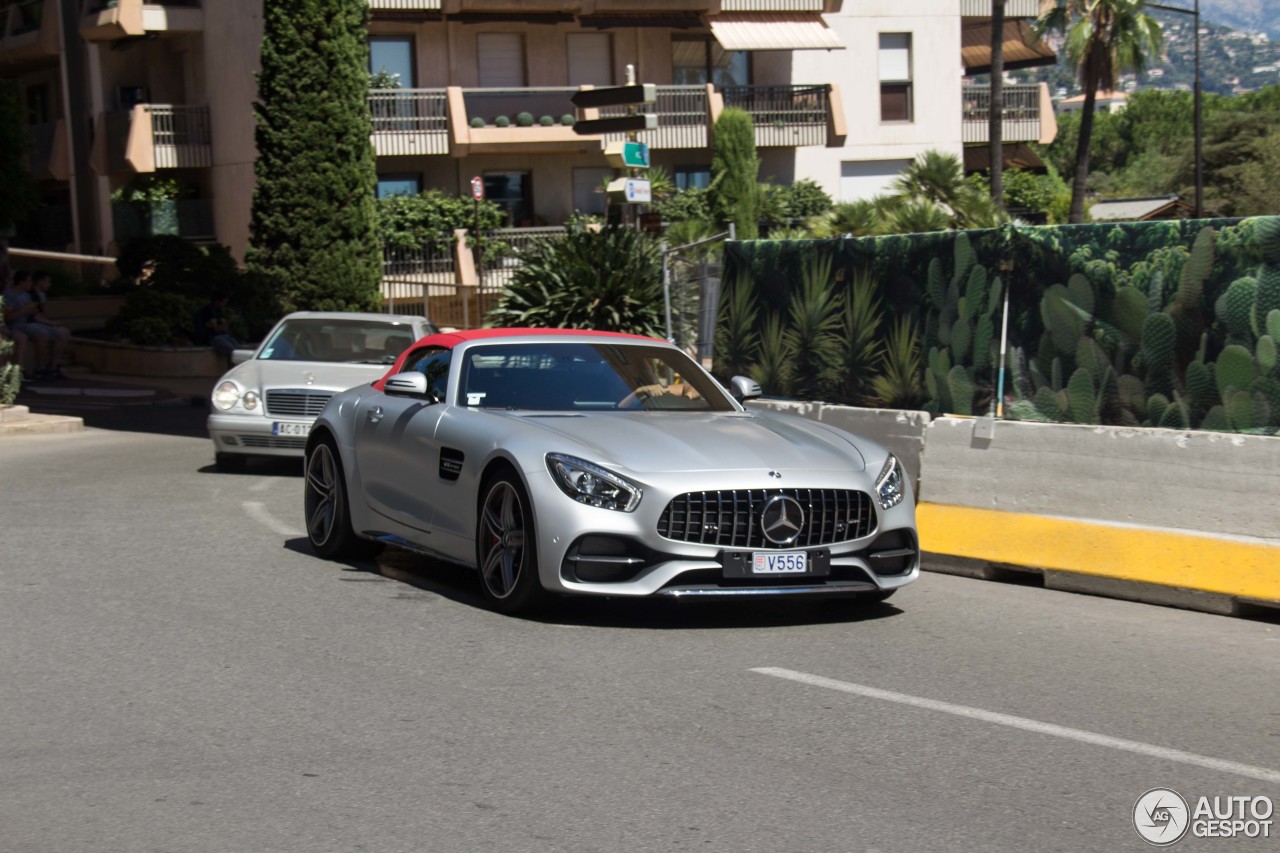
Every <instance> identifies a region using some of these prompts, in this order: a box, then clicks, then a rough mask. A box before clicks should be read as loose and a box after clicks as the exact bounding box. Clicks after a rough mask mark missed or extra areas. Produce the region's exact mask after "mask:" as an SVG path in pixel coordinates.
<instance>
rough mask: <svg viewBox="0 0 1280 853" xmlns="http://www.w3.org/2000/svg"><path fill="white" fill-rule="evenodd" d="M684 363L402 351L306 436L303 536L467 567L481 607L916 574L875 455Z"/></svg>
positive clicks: (440, 349)
mask: <svg viewBox="0 0 1280 853" xmlns="http://www.w3.org/2000/svg"><path fill="white" fill-rule="evenodd" d="M732 387H733V391H732V393H731V392H728V391H726V390H725V389H724V388H723V387H722V386H721V385H720V384H719V383H718V382H717V381H716V380H715V379H714V378H712V377H711V375H710V374H708V373H707V372H706V371H705V370H703V369H702V368H701V367H700V366H699V365H698V364H697V363H696V362H695V361H694V360H693V359H691V358H690V357H689V356H688V355H686V354H685V353H684V352H683V351H681V350H680V349H678V348H676V347H674V346H671V345H669V344H667V343H665V342H662V341H658V340H653V339H651V338H642V337H635V336H631V335H618V334H609V333H603V332H575V331H555V330H537V329H487V330H480V331H471V332H458V333H453V334H437V335H432V336H430V337H427V338H424V339H423V340H420V341H418V342H417V343H415V344H414V345H413V346H412V347H411V348H410V349H409V350H408V351H407V352H406V353H405V354H404V355H403V356H402V357H401V358H400V359H399V360H398V361H397V362H396V364H395V366H394V367H393V368H392V369H391V371H390V372H389V373H388V375H387V376H386V377H385V378H384V379H382V380H379V381H378V382H374V383H372V384H366V385H362V386H359V387H356V388H351V389H350V390H348V391H345V392H343V393H340V394H337V395H335V396H334V397H333V399H332V400H330V401H329V404H328V405H327V406H325V409H324V411H323V412H321V413H320V416H319V418H317V419H316V422H315V426H314V427H313V428H312V430H311V434H310V436H309V437H308V439H307V445H306V463H305V466H306V473H305V486H304V493H305V497H304V502H305V507H304V509H305V514H306V515H305V519H306V528H307V535H308V537H309V538H310V541H311V546H312V547H313V549H314V550H315V551H316V552H317V553H318V554H320V555H321V556H325V557H338V556H346V555H350V554H352V553H353V552H356V551H359V550H361V548H366V547H368V546H370V545H373V544H374V543H379V542H381V543H390V544H395V545H400V546H403V547H406V548H410V549H413V550H415V551H419V552H422V553H425V554H428V555H431V556H434V557H438V558H440V559H443V560H448V561H450V562H454V563H460V564H463V565H466V566H471V567H474V568H477V569H478V570H479V572H480V578H481V587H482V589H483V591H484V594H485V596H486V597H487V598H488V600H489V601H490V602H491V603H492V605H493V606H494V607H495V608H496V609H498V610H502V611H507V612H514V611H519V610H523V609H526V608H529V607H531V606H534V605H536V604H537V603H538V602H539V601H540V600H541V599H543V598H544V597H546V596H547V594H548V593H563V594H579V595H604V596H652V595H659V596H672V597H689V598H693V597H699V598H706V597H717V596H718V597H730V596H785V595H795V596H800V595H850V596H861V597H864V598H870V599H875V600H883V599H885V598H888V597H889V596H890V595H891V594H892V593H893V592H894V591H895V590H896V589H897V588H898V587H901V586H904V585H905V584H908V583H911V582H912V581H913V580H915V579H916V577H917V576H918V574H919V571H920V551H919V540H918V539H917V537H916V529H915V500H914V497H913V495H912V493H911V484H910V482H909V480H908V478H907V477H906V475H905V473H904V471H903V467H902V465H901V464H900V463H899V462H898V460H897V459H896V458H895V457H894V456H893V455H892V454H890V453H889V452H887V451H886V450H885V449H884V448H882V447H880V446H878V445H877V444H875V443H874V442H871V441H867V440H865V439H862V438H859V437H858V436H855V435H851V434H849V433H846V432H842V431H840V430H837V429H833V428H831V427H828V426H824V425H822V424H819V423H816V422H813V421H808V420H804V419H802V418H796V417H790V416H786V415H777V414H771V413H767V412H764V411H761V410H758V409H754V408H753V409H746V408H744V407H743V405H742V401H743V400H745V399H748V398H751V397H755V396H759V395H760V387H759V386H758V385H757V384H756V383H754V382H752V381H751V380H749V379H747V378H745V377H736V378H735V379H734V380H733V382H732Z"/></svg>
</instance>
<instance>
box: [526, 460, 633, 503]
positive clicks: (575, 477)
mask: <svg viewBox="0 0 1280 853" xmlns="http://www.w3.org/2000/svg"><path fill="white" fill-rule="evenodd" d="M547 469H548V470H549V471H550V472H551V478H552V479H553V480H555V481H556V485H557V486H559V487H560V490H561V491H562V492H564V493H565V494H566V495H568V496H569V497H571V498H573V499H574V500H575V501H577V502H578V503H582V504H587V505H588V506H598V507H600V508H602V509H615V510H618V511H619V512H631V511H632V510H634V509H635V508H636V507H637V506H639V504H640V498H641V496H642V495H643V494H644V492H642V491H641V490H640V487H639V486H637V485H636V484H635V483H632V482H631V481H629V480H625V479H623V478H622V477H619V476H618V475H617V474H615V473H613V472H612V471H606V470H605V469H603V468H601V467H600V466H598V465H592V464H591V463H590V462H587V461H586V460H584V459H579V458H577V457H576V456H565V455H564V454H561V453H548V454H547Z"/></svg>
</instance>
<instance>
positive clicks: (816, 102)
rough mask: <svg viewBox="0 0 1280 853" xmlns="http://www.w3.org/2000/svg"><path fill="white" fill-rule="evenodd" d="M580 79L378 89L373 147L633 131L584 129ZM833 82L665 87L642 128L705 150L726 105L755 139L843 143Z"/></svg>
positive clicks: (526, 142) (578, 139) (654, 138)
mask: <svg viewBox="0 0 1280 853" xmlns="http://www.w3.org/2000/svg"><path fill="white" fill-rule="evenodd" d="M578 91H579V90H578V89H576V88H571V87H550V88H525V89H462V88H459V87H457V86H450V87H448V88H446V89H371V90H370V91H369V96H368V103H369V114H370V117H371V118H372V120H373V136H372V141H373V148H374V151H375V152H377V154H378V156H379V157H403V156H421V155H428V156H431V155H434V156H442V155H452V156H454V157H465V156H467V155H469V154H495V153H503V154H510V153H520V154H547V153H554V152H566V153H573V152H593V151H596V150H598V148H599V146H600V142H601V139H602V138H603V140H604V141H605V142H614V141H618V140H622V139H625V138H626V134H623V133H614V134H607V135H605V136H604V137H598V136H580V135H578V134H577V133H575V132H574V129H573V122H572V120H570V121H566V120H565V119H566V118H570V119H572V118H573V117H574V116H576V115H577V112H578V111H577V108H576V107H575V106H574V105H573V102H572V100H571V99H572V97H573V96H574V95H575V94H576V93H577V92H578ZM838 101H839V96H838V92H837V91H836V90H835V87H834V86H831V85H821V86H733V87H729V88H726V89H725V90H724V92H723V93H720V92H717V91H716V90H715V89H714V88H712V87H708V86H659V87H658V97H657V100H656V101H655V102H654V103H652V104H643V105H639V106H637V107H636V109H637V111H639V112H642V113H653V114H655V115H657V116H658V127H657V129H656V130H646V131H641V132H640V133H639V134H637V136H638V138H639V140H640V141H641V142H644V143H646V144H647V145H648V146H649V147H650V148H652V149H654V150H659V151H661V150H676V149H703V148H706V147H707V146H708V145H709V144H710V127H711V125H712V124H714V123H715V119H716V118H717V117H718V116H719V114H720V110H721V108H722V106H735V107H740V108H742V109H744V110H746V111H747V112H748V113H750V114H751V117H752V118H753V119H754V120H755V124H756V144H757V145H759V146H761V147H774V148H782V147H786V148H795V147H799V146H807V145H831V144H838V143H837V140H839V139H841V138H842V136H843V133H844V131H843V119H841V117H840V115H839V110H838V108H837V106H838ZM587 112H588V115H596V114H598V115H599V117H600V118H612V117H616V116H622V115H626V114H627V108H626V107H603V108H600V109H599V110H594V111H587Z"/></svg>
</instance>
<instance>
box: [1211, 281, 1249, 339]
mask: <svg viewBox="0 0 1280 853" xmlns="http://www.w3.org/2000/svg"><path fill="white" fill-rule="evenodd" d="M1257 294H1258V282H1257V281H1256V280H1255V279H1252V278H1248V277H1245V278H1238V279H1236V280H1235V281H1233V282H1231V286H1230V287H1228V288H1227V295H1226V297H1225V298H1226V303H1225V312H1224V313H1225V316H1223V317H1220V318H1219V319H1221V320H1222V321H1223V322H1225V323H1226V324H1227V333H1228V334H1229V335H1231V337H1232V338H1234V339H1236V340H1238V341H1244V340H1248V339H1249V337H1250V336H1251V335H1252V334H1253V304H1254V301H1255V300H1256V298H1257Z"/></svg>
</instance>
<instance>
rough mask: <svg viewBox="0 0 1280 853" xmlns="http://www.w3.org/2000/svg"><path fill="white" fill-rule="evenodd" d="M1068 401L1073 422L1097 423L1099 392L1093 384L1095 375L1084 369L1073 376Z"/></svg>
mask: <svg viewBox="0 0 1280 853" xmlns="http://www.w3.org/2000/svg"><path fill="white" fill-rule="evenodd" d="M1067 400H1068V401H1069V403H1070V407H1071V419H1072V420H1073V421H1075V422H1076V423H1078V424H1091V423H1097V416H1098V392H1097V389H1096V388H1095V387H1094V384H1093V374H1091V373H1090V372H1089V371H1088V370H1085V369H1084V368H1083V367H1081V368H1079V369H1077V370H1076V372H1075V373H1073V374H1071V380H1070V381H1069V382H1068V383H1067Z"/></svg>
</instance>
